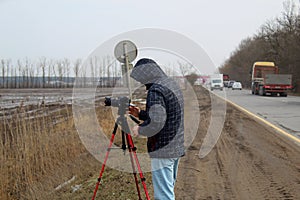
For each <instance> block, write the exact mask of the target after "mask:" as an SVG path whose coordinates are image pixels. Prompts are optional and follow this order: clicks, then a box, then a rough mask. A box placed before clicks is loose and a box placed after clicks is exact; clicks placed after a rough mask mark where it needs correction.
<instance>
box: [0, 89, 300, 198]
mask: <svg viewBox="0 0 300 200" xmlns="http://www.w3.org/2000/svg"><path fill="white" fill-rule="evenodd" d="M195 91H196V93H197V95H198V96H197V98H198V101H199V106H200V112H201V113H200V114H201V116H203V117H202V118H201V119H202V120H201V121H200V124H199V130H198V132H197V135H196V138H195V140H194V141H193V143H192V145H191V146H190V147H189V148H188V149H187V153H186V156H185V157H183V158H182V159H181V163H180V166H179V173H178V181H177V183H176V197H177V199H183V200H188V199H191V200H192V199H299V198H300V196H299V192H298V191H299V187H300V176H299V172H300V161H299V153H300V150H299V147H298V146H296V145H295V144H294V143H293V142H291V141H289V140H287V139H285V138H282V137H281V136H279V135H277V134H276V132H274V131H273V130H272V129H270V128H269V127H266V126H265V125H263V124H260V123H258V122H256V121H255V120H254V119H252V118H250V117H249V116H247V115H246V114H244V113H242V112H241V111H239V110H237V109H236V108H234V107H232V106H230V105H227V115H226V121H225V125H224V128H223V132H222V135H221V137H220V139H219V141H218V143H217V145H216V146H215V147H214V149H213V150H212V151H211V152H210V153H209V154H208V156H206V157H205V158H203V159H200V158H199V156H198V154H199V149H200V146H201V144H202V141H203V138H204V136H205V134H206V131H207V129H208V126H209V122H210V112H211V107H210V98H209V94H208V92H207V91H206V90H205V89H203V88H201V87H197V88H195ZM23 92H24V91H23ZM48 92H49V93H51V92H50V91H48ZM1 93H2V97H1V98H4V96H5V95H4V94H7V93H9V92H8V91H4V92H3V91H1ZM19 93H21V91H19ZM25 93H26V92H25ZM71 93H72V91H55V94H60V95H61V96H63V99H61V98H60V100H57V101H51V102H50V101H44V102H43V103H42V101H41V100H40V101H39V102H38V101H34V102H36V103H34V104H33V103H28V101H30V99H32V98H33V96H34V95H33V94H34V92H32V91H27V95H24V97H23V98H20V99H21V100H19V101H18V103H16V104H15V105H16V106H10V107H5V106H1V116H0V117H1V119H2V120H1V124H0V133H1V137H0V145H1V146H0V149H1V152H0V178H1V182H0V199H91V197H92V195H93V191H94V188H95V184H96V182H97V177H98V175H99V171H100V168H101V163H100V162H99V161H97V160H96V159H95V158H94V157H93V156H91V154H90V153H89V152H88V151H87V150H86V148H85V147H84V146H83V145H82V143H81V141H80V139H79V136H78V134H77V131H76V128H75V125H74V120H73V116H72V107H71V104H70V101H68V100H67V99H70V97H71ZM28 94H31V96H30V98H28V100H26V96H28ZM37 94H38V95H40V94H39V93H37ZM55 94H54V93H52V94H51V96H52V97H53V96H57V97H59V96H60V95H55ZM45 99H47V98H46V97H45ZM58 99H59V98H58ZM102 100H103V99H101V98H100V97H99V101H102ZM5 101H6V100H5ZM2 102H4V101H2ZM22 102H23V103H22ZM97 105H98V106H97V108H96V113H97V116H98V120H99V123H101V124H102V125H103V126H104V127H105V128H106V129H107V131H106V132H107V133H108V137H109V136H110V130H112V128H113V125H114V119H113V118H112V116H110V115H108V113H109V112H108V111H109V108H108V107H105V106H104V105H102V104H100V103H99V104H97ZM104 116H105V117H104ZM83 120H84V119H83ZM117 136H118V137H117V138H116V143H117V144H120V138H119V135H118V134H117ZM136 146H137V147H138V149H139V150H141V151H145V149H144V147H145V142H144V141H137V143H136ZM145 177H146V184H147V188H148V190H149V193H150V196H151V198H152V197H153V189H152V186H151V174H150V173H145ZM97 199H126V200H127V199H137V192H136V188H135V182H134V179H133V176H132V174H130V173H125V172H119V171H116V170H114V169H110V168H106V169H105V172H104V175H103V180H102V184H101V185H100V187H99V190H98V193H97Z"/></svg>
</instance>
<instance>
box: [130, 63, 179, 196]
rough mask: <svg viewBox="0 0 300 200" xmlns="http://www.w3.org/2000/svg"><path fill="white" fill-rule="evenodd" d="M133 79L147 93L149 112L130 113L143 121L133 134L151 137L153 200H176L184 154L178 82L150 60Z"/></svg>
mask: <svg viewBox="0 0 300 200" xmlns="http://www.w3.org/2000/svg"><path fill="white" fill-rule="evenodd" d="M130 76H131V77H132V78H133V79H135V80H136V81H138V82H140V83H142V84H144V85H145V86H146V89H147V90H148V93H147V101H146V110H140V109H139V108H138V107H132V106H131V107H130V108H129V113H130V114H131V115H133V116H135V117H138V118H139V119H140V120H143V121H144V122H143V123H141V124H140V125H139V126H135V127H134V128H133V130H132V134H133V135H134V136H138V135H143V136H147V137H148V140H147V148H148V152H149V155H150V158H151V169H152V182H153V188H154V198H155V199H156V200H169V199H170V200H174V199H175V194H174V187H175V181H176V177H177V170H178V164H179V159H180V157H182V156H183V155H184V120H183V107H184V105H183V95H182V93H181V90H180V88H179V86H178V85H177V83H176V82H175V81H174V80H173V79H171V78H169V77H168V76H167V75H166V74H165V73H164V72H163V70H162V69H161V68H160V67H159V65H158V64H157V63H156V62H154V61H153V60H151V59H148V58H143V59H140V60H139V61H138V62H137V63H136V65H135V66H134V68H133V70H132V72H131V75H130Z"/></svg>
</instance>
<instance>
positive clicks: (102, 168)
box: [92, 123, 118, 200]
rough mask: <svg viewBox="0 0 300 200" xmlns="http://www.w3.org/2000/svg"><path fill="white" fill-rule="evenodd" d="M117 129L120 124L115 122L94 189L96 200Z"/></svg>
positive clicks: (93, 199)
mask: <svg viewBox="0 0 300 200" xmlns="http://www.w3.org/2000/svg"><path fill="white" fill-rule="evenodd" d="M117 129H118V124H117V123H115V127H114V130H113V133H112V135H111V138H110V142H109V145H108V148H107V151H106V155H105V159H104V162H103V164H102V167H101V171H100V174H99V177H98V181H97V183H96V187H95V190H94V195H93V198H92V200H95V197H96V195H97V191H98V188H99V185H100V183H101V178H102V175H103V172H104V169H105V165H106V162H107V159H108V155H109V152H110V150H111V147H112V144H113V142H114V139H115V135H116V132H117Z"/></svg>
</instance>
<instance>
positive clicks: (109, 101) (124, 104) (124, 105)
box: [104, 96, 131, 116]
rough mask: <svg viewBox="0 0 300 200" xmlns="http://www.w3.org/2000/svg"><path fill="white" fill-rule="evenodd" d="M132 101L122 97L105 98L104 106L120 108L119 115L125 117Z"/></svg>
mask: <svg viewBox="0 0 300 200" xmlns="http://www.w3.org/2000/svg"><path fill="white" fill-rule="evenodd" d="M130 102H131V100H130V99H129V98H128V97H125V96H121V97H117V98H115V99H113V98H111V97H105V101H104V104H105V106H113V107H117V108H118V115H120V116H124V115H125V114H126V111H127V110H128V107H129V106H130Z"/></svg>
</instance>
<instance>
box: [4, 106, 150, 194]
mask: <svg viewBox="0 0 300 200" xmlns="http://www.w3.org/2000/svg"><path fill="white" fill-rule="evenodd" d="M58 107H59V109H57V108H58ZM107 109H108V108H107V107H104V106H99V107H98V108H97V110H96V112H97V116H98V117H99V123H101V126H102V127H105V129H106V131H105V132H106V133H107V134H108V137H110V134H111V130H112V128H113V125H114V120H113V118H112V116H110V115H107V113H108V112H107ZM32 110H35V108H33V107H32V106H27V107H22V108H20V109H19V110H18V111H16V112H15V113H14V114H13V116H12V117H10V116H3V120H2V121H1V122H0V133H1V135H0V136H1V137H0V180H1V181H0V199H91V197H92V194H93V190H94V188H95V184H96V181H97V177H98V175H99V171H100V168H101V163H100V162H98V161H96V160H95V159H94V158H93V157H92V156H91V155H90V154H89V153H88V152H87V151H86V149H85V148H84V146H83V145H82V144H81V141H80V139H79V136H78V134H77V131H76V129H75V126H74V121H73V118H72V110H71V107H70V106H68V105H56V107H55V108H52V107H47V106H44V107H42V108H39V110H40V111H42V112H32ZM52 110H56V111H55V112H51V111H52ZM41 113H46V114H45V115H41ZM101 116H103V117H101ZM120 138H121V137H120V135H118V134H117V137H116V141H115V142H116V144H118V143H119V144H120ZM136 146H141V147H142V146H143V147H145V146H146V145H145V141H138V142H137V143H136ZM143 151H146V149H145V148H143ZM144 175H145V177H146V179H147V181H146V184H147V187H148V189H149V192H150V194H151V193H152V188H151V174H150V173H146V174H144ZM73 176H75V177H76V179H75V181H74V182H72V183H70V184H68V185H66V186H64V187H62V188H61V189H59V190H55V188H56V187H57V186H58V185H60V184H61V183H63V182H65V181H67V180H69V179H71V178H72V177H73ZM74 185H80V189H79V190H78V191H76V192H72V186H74ZM97 196H101V199H136V198H137V192H136V188H135V183H134V179H133V176H132V174H128V173H125V172H119V171H116V170H113V169H109V168H106V169H105V173H104V175H103V184H102V185H101V186H100V188H99V191H98V195H97ZM142 196H143V193H142Z"/></svg>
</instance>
